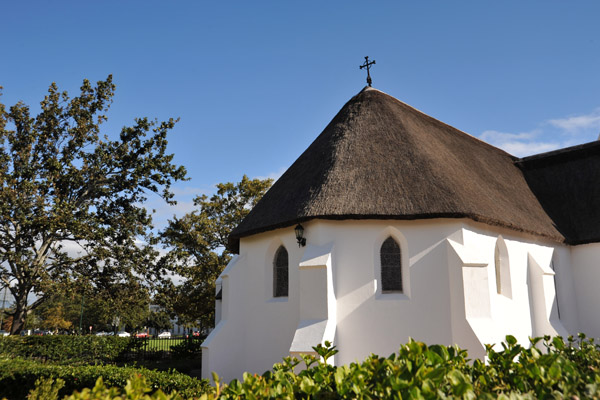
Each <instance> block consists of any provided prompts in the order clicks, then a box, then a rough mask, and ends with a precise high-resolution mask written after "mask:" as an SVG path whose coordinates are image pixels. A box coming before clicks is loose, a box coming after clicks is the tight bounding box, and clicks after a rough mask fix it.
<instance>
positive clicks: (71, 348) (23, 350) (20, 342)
mask: <svg viewBox="0 0 600 400" xmlns="http://www.w3.org/2000/svg"><path fill="white" fill-rule="evenodd" d="M130 346H131V340H130V339H129V338H121V337H115V336H104V337H98V336H92V335H86V336H68V335H56V336H6V337H0V356H4V357H21V358H36V359H41V360H47V361H56V362H69V363H74V362H75V363H76V362H81V363H97V362H100V363H103V362H114V361H116V360H119V359H120V357H121V356H122V354H123V353H124V352H126V351H128V350H129V348H130Z"/></svg>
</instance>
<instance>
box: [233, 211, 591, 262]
mask: <svg viewBox="0 0 600 400" xmlns="http://www.w3.org/2000/svg"><path fill="white" fill-rule="evenodd" d="M436 218H452V219H460V218H467V219H470V220H473V221H475V222H481V223H484V224H487V225H492V226H500V227H503V228H507V229H511V230H513V231H516V232H521V233H527V234H530V235H534V236H538V237H542V238H545V239H549V240H552V241H554V242H558V243H565V244H573V243H570V242H569V241H568V240H567V239H566V238H564V237H552V236H550V235H545V234H543V233H540V232H535V231H531V230H528V229H521V228H519V227H516V226H514V225H511V224H507V223H503V222H500V221H497V220H493V219H491V218H487V217H484V216H481V215H477V214H467V213H432V214H412V215H401V216H397V215H319V216H311V217H301V218H296V219H293V220H289V221H286V222H282V223H279V224H274V225H270V226H266V227H262V228H259V229H253V230H249V231H246V232H244V234H243V235H236V236H233V235H230V236H229V239H228V244H227V249H228V250H229V251H230V252H232V253H235V254H239V251H240V239H241V238H243V237H247V236H251V235H256V234H258V233H263V232H268V231H272V230H275V229H281V228H287V227H291V226H294V225H296V224H298V223H302V222H306V221H310V220H313V219H323V220H333V221H336V220H337V221H340V220H352V219H353V220H367V219H370V220H385V219H387V220H395V221H413V220H417V219H421V220H423V219H436ZM598 241H599V242H600V239H599V240H598ZM586 243H587V242H586ZM590 243H591V242H590ZM577 244H583V243H577Z"/></svg>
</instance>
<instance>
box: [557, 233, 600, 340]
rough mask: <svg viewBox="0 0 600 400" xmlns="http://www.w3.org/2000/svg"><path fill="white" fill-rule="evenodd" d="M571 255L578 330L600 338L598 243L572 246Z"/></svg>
mask: <svg viewBox="0 0 600 400" xmlns="http://www.w3.org/2000/svg"><path fill="white" fill-rule="evenodd" d="M571 257H572V265H573V275H574V283H575V292H574V293H577V305H578V310H579V313H578V316H579V322H580V327H581V329H580V331H582V332H584V333H585V334H586V335H588V336H591V337H594V338H600V309H599V306H600V289H599V282H600V243H592V244H585V245H579V246H573V247H572V248H571ZM560 295H561V294H560V293H559V296H560ZM562 311H563V310H562V308H561V315H562Z"/></svg>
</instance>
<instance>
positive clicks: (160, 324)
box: [146, 310, 173, 332]
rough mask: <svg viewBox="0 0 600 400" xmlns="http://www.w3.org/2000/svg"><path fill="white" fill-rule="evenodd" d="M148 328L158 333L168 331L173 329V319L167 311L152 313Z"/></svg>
mask: <svg viewBox="0 0 600 400" xmlns="http://www.w3.org/2000/svg"><path fill="white" fill-rule="evenodd" d="M146 326H148V327H149V328H154V329H156V330H157V331H158V332H160V331H166V330H169V329H171V328H172V327H173V324H172V323H171V317H170V316H169V314H168V313H167V312H166V311H162V310H161V311H152V312H150V313H149V314H148V320H147V322H146Z"/></svg>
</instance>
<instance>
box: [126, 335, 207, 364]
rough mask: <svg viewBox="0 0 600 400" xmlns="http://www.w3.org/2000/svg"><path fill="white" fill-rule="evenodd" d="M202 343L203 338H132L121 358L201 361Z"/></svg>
mask: <svg viewBox="0 0 600 400" xmlns="http://www.w3.org/2000/svg"><path fill="white" fill-rule="evenodd" d="M203 341H204V337H200V336H187V337H186V336H174V337H170V338H158V337H145V338H140V337H132V338H131V343H130V346H129V348H128V350H127V351H126V352H125V354H123V358H125V359H127V360H161V359H201V358H202V342H203Z"/></svg>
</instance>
